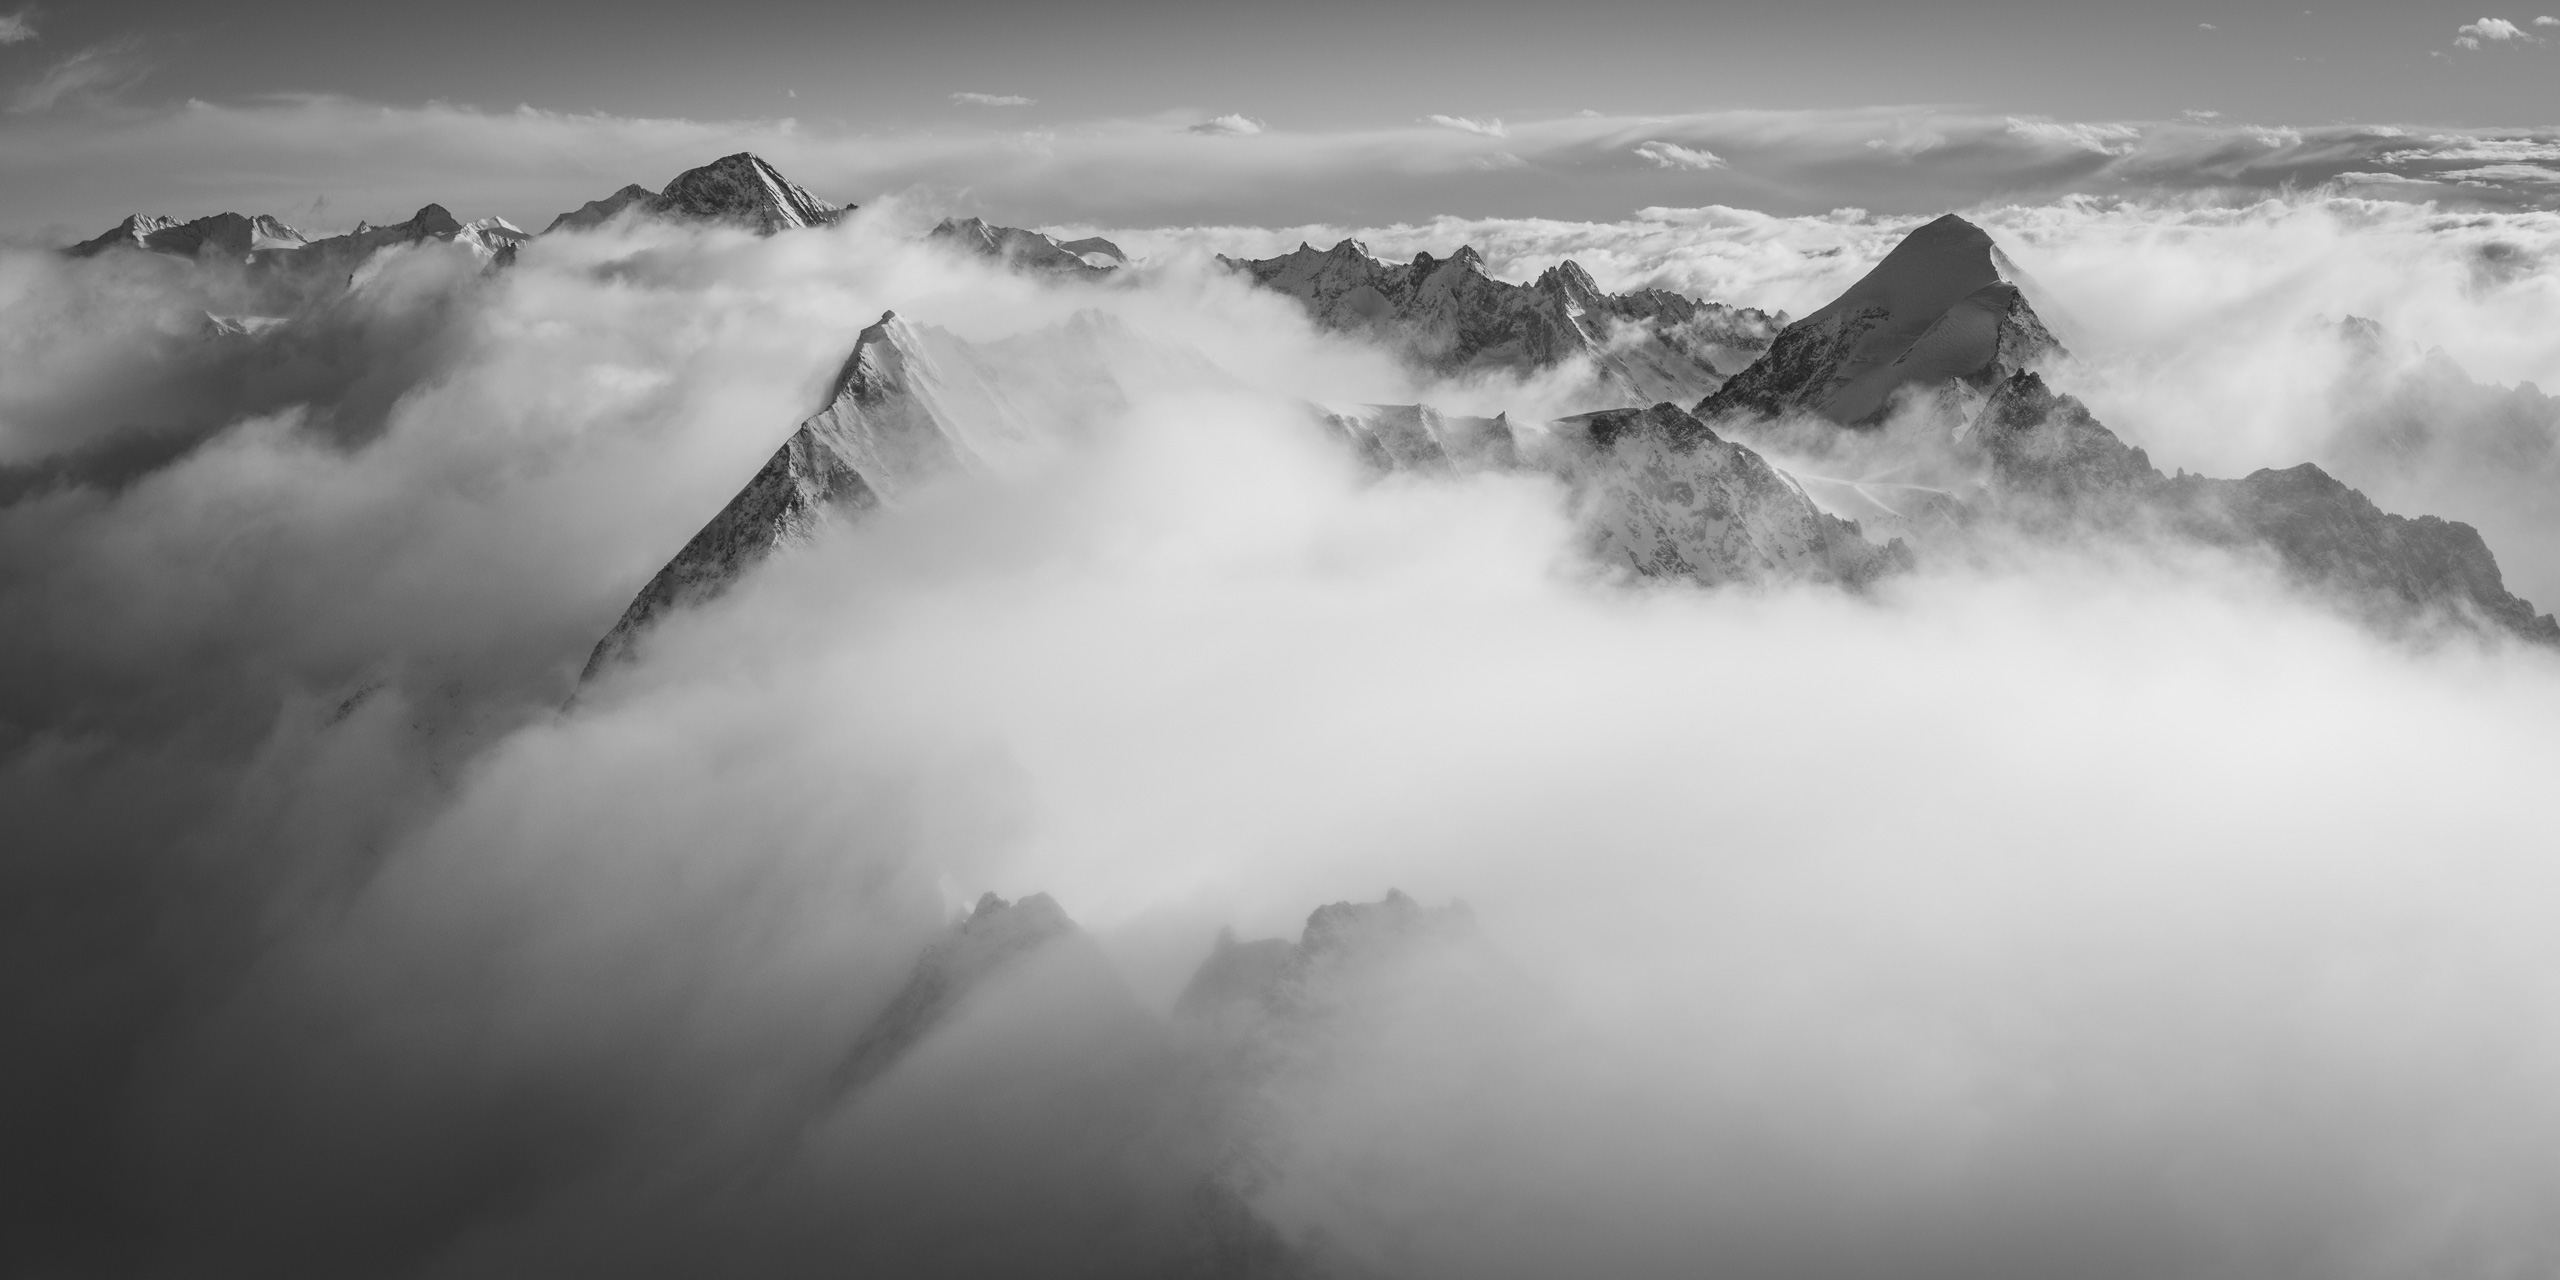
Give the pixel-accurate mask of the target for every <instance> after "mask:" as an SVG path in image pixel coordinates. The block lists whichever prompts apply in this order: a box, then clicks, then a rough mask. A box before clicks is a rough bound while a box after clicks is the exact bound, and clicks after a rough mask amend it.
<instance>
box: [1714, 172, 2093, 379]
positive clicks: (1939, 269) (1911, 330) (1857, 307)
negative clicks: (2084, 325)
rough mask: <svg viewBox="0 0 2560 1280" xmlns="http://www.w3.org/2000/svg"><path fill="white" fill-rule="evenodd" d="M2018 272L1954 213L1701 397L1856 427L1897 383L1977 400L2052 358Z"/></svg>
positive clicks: (2050, 342) (2050, 343)
mask: <svg viewBox="0 0 2560 1280" xmlns="http://www.w3.org/2000/svg"><path fill="white" fill-rule="evenodd" d="M2024 279H2025V276H2024V274H2023V273H2021V272H2020V271H2019V270H2018V268H2017V265H2016V264H2015V263H2012V262H2010V261H2009V258H2008V255H2006V254H2004V253H2002V252H2001V251H2000V247H1999V246H1998V245H1996V244H1994V243H1992V240H1991V237H1990V236H1989V235H1987V234H1985V233H1984V232H1983V230H1982V229H1981V228H1980V227H1977V226H1975V225H1973V224H1972V223H1970V222H1967V221H1965V220H1964V219H1962V218H1959V217H1957V216H1955V215H1954V214H1948V215H1947V216H1945V217H1943V218H1940V219H1938V220H1937V221H1935V222H1932V223H1929V224H1928V225H1926V226H1924V227H1921V228H1920V229H1919V230H1917V231H1914V232H1912V233H1911V234H1910V235H1909V236H1907V237H1905V238H1904V239H1903V241H1902V243H1901V244H1899V245H1896V246H1894V249H1893V252H1891V253H1889V254H1887V255H1885V259H1884V261H1883V262H1881V263H1878V264H1877V265H1876V268H1875V270H1873V271H1870V272H1868V273H1867V274H1866V276H1865V277H1864V278H1863V279H1860V280H1859V281H1858V282H1857V283H1856V284H1854V285H1851V286H1850V287H1849V290H1848V292H1846V293H1843V294H1841V295H1840V296H1839V297H1837V298H1835V299H1833V300H1832V301H1831V303H1830V305H1828V306H1825V307H1823V308H1822V309H1821V310H1819V311H1816V312H1814V313H1813V314H1812V315H1809V316H1806V317H1805V318H1804V319H1802V320H1798V321H1796V322H1795V323H1794V324H1791V325H1788V326H1787V327H1786V328H1785V329H1784V330H1782V331H1781V332H1779V334H1778V335H1777V338H1776V340H1775V341H1773V342H1771V343H1770V345H1769V349H1768V351H1767V352H1766V353H1765V354H1763V355H1762V356H1761V357H1760V358H1759V359H1758V360H1755V361H1753V362H1752V364H1751V365H1750V367H1748V368H1746V369H1744V370H1743V371H1742V372H1740V373H1737V374H1735V375H1734V376H1733V378H1732V380H1731V381H1729V382H1726V383H1725V384H1724V385H1723V386H1722V387H1721V388H1719V389H1718V390H1717V391H1716V392H1715V394H1713V395H1711V396H1708V397H1706V398H1705V399H1704V400H1702V401H1700V402H1699V404H1698V407H1697V413H1698V416H1700V417H1702V418H1706V419H1708V420H1709V421H1714V420H1717V419H1720V418H1724V417H1728V416H1732V415H1736V414H1749V415H1754V416H1758V417H1763V418H1776V417H1783V416H1788V415H1792V414H1810V415H1816V416H1819V417H1822V418H1826V419H1829V420H1830V421H1832V422H1836V423H1841V424H1845V425H1853V426H1866V425H1871V424H1874V423H1876V422H1879V421H1881V420H1882V419H1883V418H1884V416H1885V415H1886V414H1887V413H1888V412H1889V411H1890V410H1891V409H1892V407H1893V405H1894V402H1895V401H1894V397H1895V393H1896V392H1899V391H1902V390H1903V389H1905V388H1911V387H1917V388H1921V389H1931V390H1935V389H1957V388H1961V389H1965V390H1968V391H1971V392H1972V393H1974V394H1975V396H1977V397H1979V396H1981V395H1987V394H1988V393H1989V392H1990V390H1991V389H1992V388H1993V387H1996V386H1998V385H1999V384H2000V383H2002V382H2003V381H2005V380H2007V378H2008V377H2009V376H2010V375H2011V374H2014V373H2017V372H2018V371H2020V370H2022V369H2027V368H2030V367H2033V366H2035V365H2037V364H2039V363H2040V362H2042V361H2044V360H2047V359H2049V358H2051V357H2053V356H2056V355H2059V354H2062V344H2061V343H2059V342H2057V341H2056V340H2055V339H2054V336H2053V334H2052V333H2051V332H2050V331H2048V330H2047V329H2046V327H2045V324H2044V321H2043V320H2042V319H2041V318H2039V317H2038V316H2037V315H2036V313H2035V309H2034V308H2033V307H2032V306H2030V305H2028V302H2027V298H2026V294H2025V292H2024V291H2023V289H2022V282H2023V281H2024Z"/></svg>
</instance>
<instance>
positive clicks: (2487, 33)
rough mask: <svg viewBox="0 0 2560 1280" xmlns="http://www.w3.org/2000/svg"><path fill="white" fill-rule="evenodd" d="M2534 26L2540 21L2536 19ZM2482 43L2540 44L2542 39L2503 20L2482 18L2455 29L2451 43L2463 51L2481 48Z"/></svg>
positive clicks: (2539, 23) (2540, 23) (2538, 24)
mask: <svg viewBox="0 0 2560 1280" xmlns="http://www.w3.org/2000/svg"><path fill="white" fill-rule="evenodd" d="M2534 25H2536V26H2540V25H2542V22H2541V20H2539V19H2537V20H2536V21H2535V24H2534ZM2483 42H2486V43H2488V44H2540V43H2542V37H2540V36H2537V35H2535V34H2533V33H2532V32H2530V31H2527V30H2525V29H2524V28H2522V27H2519V26H2517V25H2516V24H2514V23H2512V22H2509V21H2507V20H2506V19H2504V18H2482V19H2481V20H2479V21H2478V22H2466V23H2463V24H2462V25H2461V26H2460V27H2458V28H2455V31H2454V37H2453V43H2454V44H2455V46H2456V47H2459V48H2464V49H2478V48H2480V47H2482V44H2483Z"/></svg>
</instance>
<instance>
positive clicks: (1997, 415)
mask: <svg viewBox="0 0 2560 1280" xmlns="http://www.w3.org/2000/svg"><path fill="white" fill-rule="evenodd" d="M1965 434H1966V437H1967V439H1968V440H1969V441H1970V442H1971V443H1972V444H1973V445H1974V446H1975V447H1977V448H1979V449H1980V450H1981V452H1982V454H1983V456H1984V457H1985V459H1986V460H1987V461H1988V464H1989V470H1990V479H1991V485H1990V489H1989V492H1988V494H1987V495H1986V498H1985V501H1986V502H1987V503H1989V504H1990V505H1991V506H1992V507H1993V509H1994V510H1995V511H1997V512H1998V513H1999V514H2001V515H2003V516H2005V517H2007V518H2008V519H2010V520H2011V521H2012V522H2014V523H2018V524H2022V525H2025V526H2027V527H2030V528H2043V529H2053V528H2056V527H2058V526H2067V527H2074V528H2083V529H2086V528H2124V527H2128V526H2134V527H2140V528H2144V529H2157V530H2160V531H2164V532H2167V533H2170V534H2173V535H2175V536H2180V537H2184V538H2188V539H2192V540H2194V541H2198V542H2202V543H2205V544H2207V545H2212V546H2220V547H2228V548H2233V549H2239V550H2257V551H2263V552H2265V553H2267V554H2270V555H2271V556H2273V557H2274V559H2275V560H2276V562H2277V563H2278V564H2280V565H2281V566H2283V568H2284V570H2285V572H2286V573H2287V574H2288V575H2289V576H2290V577H2292V578H2294V579H2295V580H2296V581H2298V582H2300V583H2302V584H2304V585H2305V586H2308V587H2311V588H2313V589H2315V590H2320V591H2324V592H2329V593H2332V594H2335V595H2336V596H2338V597H2340V598H2341V599H2342V600H2344V601H2345V602H2347V603H2348V605H2349V606H2350V608H2352V609H2353V610H2355V611H2356V612H2359V613H2362V614H2365V615H2367V616H2369V617H2372V618H2374V619H2375V620H2376V621H2379V622H2381V623H2383V624H2385V625H2386V626H2395V627H2396V626H2404V625H2408V624H2411V623H2416V622H2421V621H2425V620H2428V619H2434V618H2442V617H2447V616H2450V617H2454V618H2458V619H2467V620H2477V621H2480V622H2482V623H2485V624H2487V625H2488V626H2490V627H2492V628H2495V629H2497V630H2500V631H2503V632H2505V633H2507V634H2510V635H2514V636H2517V637H2519V638H2523V639H2526V640H2531V641H2534V642H2537V643H2543V644H2560V622H2555V621H2554V619H2553V618H2552V616H2551V615H2549V614H2537V613H2536V612H2534V609H2533V606H2532V605H2531V604H2529V603H2527V602H2526V601H2524V600H2522V599H2520V598H2518V597H2517V596H2515V595H2514V594H2513V593H2511V592H2509V591H2508V590H2507V588H2506V583H2505V579H2504V577H2503V575H2502V574H2500V572H2499V570H2498V561H2497V557H2496V556H2494V555H2492V554H2491V553H2490V551H2489V547H2488V544H2487V543H2486V542H2485V541H2483V540H2482V539H2481V537H2480V534H2479V532H2478V531H2477V530H2475V529H2473V528H2472V527H2471V526H2470V525H2467V524H2463V523H2460V522H2458V521H2449V520H2440V519H2438V518H2436V517H2434V516H2424V515H2422V516H2416V517H2408V516H2398V515H2393V514H2391V513H2389V512H2386V511H2384V510H2382V509H2381V508H2379V507H2377V506H2375V505H2374V504H2373V502H2372V501H2371V500H2370V499H2368V498H2366V497H2365V496H2364V495H2363V494H2362V493H2359V492H2357V491H2356V490H2354V489H2352V488H2349V487H2348V486H2347V485H2345V484H2344V483H2342V482H2340V481H2339V480H2337V479H2336V478H2334V477H2332V476H2330V475H2329V474H2328V473H2327V472H2325V471H2322V470H2321V469H2320V468H2318V467H2316V466H2313V465H2312V464H2310V463H2307V462H2306V463H2303V464H2301V465H2299V466H2294V467H2288V468H2283V469H2281V470H2279V469H2272V468H2270V469H2264V470H2260V471H2255V472H2252V473H2250V474H2249V475H2247V476H2245V477H2243V478H2241V479H2237V480H2222V479H2215V478H2212V477H2208V476H2198V475H2188V474H2186V473H2185V472H2180V473H2179V474H2178V475H2177V476H2175V477H2174V478H2173V477H2169V476H2163V475H2162V474H2161V473H2160V472H2159V470H2158V469H2156V468H2154V467H2153V466H2152V465H2151V460H2150V458H2149V457H2147V456H2146V455H2145V454H2144V453H2143V451H2142V450H2140V449H2138V448H2135V447H2133V446H2131V445H2128V444H2126V443H2124V442H2123V441H2122V440H2120V439H2118V438H2117V437H2116V434H2115V433H2114V432H2112V431H2109V430H2108V429H2107V428H2106V426H2105V425H2104V424H2102V423H2100V422H2099V421H2098V420H2097V419H2096V418H2095V417H2094V416H2092V415H2091V414H2090V413H2089V410H2088V408H2087V406H2085V405H2083V404H2081V403H2080V401H2079V400H2077V399H2075V398H2073V397H2071V396H2067V395H2058V394H2056V393H2055V392H2054V391H2053V390H2052V389H2051V388H2050V387H2048V386H2047V385H2046V384H2045V382H2044V379H2043V378H2042V377H2040V376H2038V375H2037V374H2035V373H2032V372H2021V373H2018V374H2014V375H2012V376H2011V377H2010V378H2009V379H2008V380H2007V381H2006V382H2004V383H2002V384H2001V386H2000V387H1999V388H1998V390H1996V391H1995V392H1994V393H1993V394H1992V396H1991V398H1990V399H1989V400H1988V401H1986V402H1985V403H1984V405H1983V407H1982V411H1981V413H1980V415H1979V416H1978V417H1977V418H1976V419H1975V421H1974V422H1973V424H1972V425H1970V426H1969V427H1968V428H1967V429H1966V433H1965Z"/></svg>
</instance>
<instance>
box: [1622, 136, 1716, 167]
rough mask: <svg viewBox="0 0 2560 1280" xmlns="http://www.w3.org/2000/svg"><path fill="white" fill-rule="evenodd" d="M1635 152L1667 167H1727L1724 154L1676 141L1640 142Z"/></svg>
mask: <svg viewBox="0 0 2560 1280" xmlns="http://www.w3.org/2000/svg"><path fill="white" fill-rule="evenodd" d="M1635 153H1636V154H1637V155H1640V156H1642V157H1644V158H1645V159H1647V160H1649V161H1652V162H1653V163H1654V164H1656V165H1659V166H1661V167H1662V168H1665V169H1695V170H1699V171H1701V172H1703V171H1705V170H1708V169H1722V168H1725V167H1726V165H1725V160H1724V157H1723V156H1720V155H1717V154H1716V153H1715V152H1712V151H1706V150H1701V149H1699V148H1697V147H1684V146H1681V145H1680V144H1679V143H1676V142H1643V143H1639V144H1637V145H1636V147H1635Z"/></svg>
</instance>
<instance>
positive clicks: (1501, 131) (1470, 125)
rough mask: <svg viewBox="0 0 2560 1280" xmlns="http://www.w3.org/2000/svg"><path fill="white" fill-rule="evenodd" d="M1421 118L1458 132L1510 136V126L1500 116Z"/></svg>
mask: <svg viewBox="0 0 2560 1280" xmlns="http://www.w3.org/2000/svg"><path fill="white" fill-rule="evenodd" d="M1423 119H1424V120H1425V121H1428V122H1429V123H1432V124H1436V125H1438V126H1440V127H1441V128H1443V129H1455V130H1457V131H1458V132H1460V133H1473V134H1480V135H1482V136H1484V137H1487V138H1508V137H1510V136H1511V130H1510V128H1509V127H1508V126H1506V125H1504V124H1503V123H1502V120H1501V119H1500V117H1495V118H1493V119H1487V120H1478V119H1475V118H1473V117H1470V116H1444V115H1428V116H1424V117H1423Z"/></svg>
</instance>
